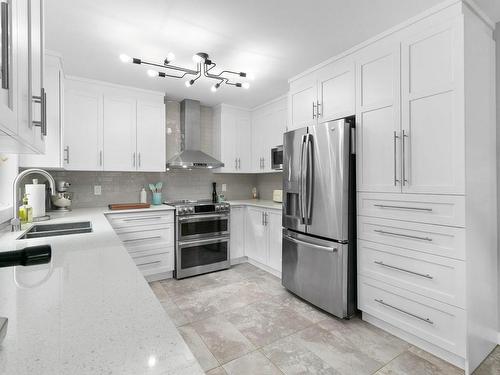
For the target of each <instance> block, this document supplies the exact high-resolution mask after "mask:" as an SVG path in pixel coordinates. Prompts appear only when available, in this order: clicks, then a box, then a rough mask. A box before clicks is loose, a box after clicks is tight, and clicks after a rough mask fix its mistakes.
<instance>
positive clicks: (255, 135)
mask: <svg viewBox="0 0 500 375" xmlns="http://www.w3.org/2000/svg"><path fill="white" fill-rule="evenodd" d="M286 104H287V99H286V98H285V97H282V98H278V99H277V100H273V101H272V102H270V103H266V104H264V105H262V106H259V107H258V108H256V109H254V110H253V111H252V171H253V172H256V173H263V172H276V171H275V170H273V169H272V168H271V149H272V148H273V147H276V146H279V145H282V144H283V133H284V132H285V131H286V116H287V115H286Z"/></svg>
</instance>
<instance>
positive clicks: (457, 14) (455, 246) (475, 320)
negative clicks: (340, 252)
mask: <svg viewBox="0 0 500 375" xmlns="http://www.w3.org/2000/svg"><path fill="white" fill-rule="evenodd" d="M493 27H494V25H493V24H491V23H490V22H489V21H488V20H487V19H486V18H485V17H484V16H482V13H481V12H480V11H478V10H477V9H475V8H473V7H471V6H470V5H469V3H468V2H463V1H458V0H457V1H447V2H445V3H443V4H441V5H439V6H437V7H434V8H432V9H430V10H428V11H427V12H425V13H424V14H421V15H419V16H417V17H414V18H413V19H411V20H409V21H407V22H405V23H404V24H402V25H399V26H396V27H394V28H392V29H391V30H389V31H387V32H385V33H383V34H382V35H379V36H377V37H375V38H372V39H371V40H369V41H367V42H365V43H363V44H362V45H359V46H357V47H354V48H352V49H351V50H349V51H347V52H345V53H344V54H342V55H341V56H339V57H337V58H334V59H331V60H330V61H328V62H325V63H324V64H321V65H320V66H319V67H317V69H316V70H313V71H311V72H306V73H305V74H301V75H300V76H299V77H297V79H292V80H290V93H289V103H292V104H293V106H292V108H291V109H289V111H290V112H289V118H291V119H292V121H291V124H292V125H294V124H297V125H302V126H306V125H309V124H312V123H315V122H318V121H320V122H321V121H322V120H321V116H320V117H318V116H317V115H318V113H319V114H320V115H321V109H320V111H319V112H318V110H317V104H318V101H317V99H316V98H314V93H315V92H316V91H315V89H314V84H315V83H314V82H318V78H317V77H318V76H319V73H318V71H319V70H320V69H324V67H325V66H335V65H336V64H339V65H340V66H348V64H346V61H353V63H354V75H353V76H354V82H355V84H354V87H355V90H354V91H355V108H354V110H355V114H356V150H355V151H356V163H357V165H356V169H357V178H356V180H357V181H356V184H357V200H358V204H357V214H358V220H357V238H358V242H357V253H358V254H357V267H358V308H359V309H360V310H361V311H362V312H363V319H364V320H366V321H368V322H371V323H372V324H374V325H377V326H379V327H381V328H383V329H385V330H387V331H389V332H391V333H393V334H395V335H397V336H399V337H402V338H404V339H406V340H407V341H409V342H410V343H412V344H414V345H416V346H419V347H421V348H423V349H425V350H427V351H429V352H431V353H433V354H435V355H437V356H439V357H441V358H443V359H445V360H447V361H449V362H451V363H453V364H455V365H457V366H459V367H461V368H463V369H464V370H465V372H466V373H467V374H468V373H472V371H473V370H474V369H475V368H476V367H477V366H478V365H479V364H480V363H481V361H482V360H483V359H484V358H485V357H486V356H487V355H488V354H489V353H490V352H491V350H492V349H493V348H494V347H495V345H496V343H497V332H498V326H497V318H498V313H497V311H498V310H497V300H498V293H497V282H498V281H497V272H498V270H497V233H496V223H497V212H496V207H497V205H496V179H495V176H496V144H495V140H496V129H495V104H494V103H495V87H494V84H495V76H494V69H495V59H494V55H495V47H494V41H493V38H492V32H493ZM339 70H341V69H340V67H339ZM345 77H348V75H346V76H345ZM308 82H309V84H307V83H308ZM316 85H317V83H316ZM345 95H346V98H345V99H344V100H343V101H340V103H342V102H343V103H350V97H351V93H350V91H349V90H347V91H346V94H345ZM301 98H305V99H304V102H301ZM306 100H307V101H309V102H308V103H306ZM311 100H313V102H311ZM311 103H316V109H315V111H316V112H314V114H315V116H313V109H314V108H313V105H312V104H311ZM319 103H320V104H321V102H319ZM301 108H303V111H302V110H301ZM320 108H321V105H320ZM347 108H348V107H347V106H346V113H348V111H347ZM306 109H308V111H310V118H309V119H308V118H307V116H306V114H307V113H306ZM313 117H314V118H313ZM326 120H327V119H325V121H326Z"/></svg>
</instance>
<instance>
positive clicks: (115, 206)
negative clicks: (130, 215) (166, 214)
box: [108, 203, 151, 211]
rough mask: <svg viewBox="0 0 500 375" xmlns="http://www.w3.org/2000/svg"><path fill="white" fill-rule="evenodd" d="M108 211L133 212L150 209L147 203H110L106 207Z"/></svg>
mask: <svg viewBox="0 0 500 375" xmlns="http://www.w3.org/2000/svg"><path fill="white" fill-rule="evenodd" d="M108 207H109V209H110V210H112V211H117V210H134V209H140V208H149V207H151V205H150V204H148V203H111V204H109V205H108Z"/></svg>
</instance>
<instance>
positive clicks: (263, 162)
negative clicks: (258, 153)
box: [262, 158, 266, 169]
mask: <svg viewBox="0 0 500 375" xmlns="http://www.w3.org/2000/svg"><path fill="white" fill-rule="evenodd" d="M262 169H266V158H262Z"/></svg>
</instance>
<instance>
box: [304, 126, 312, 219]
mask: <svg viewBox="0 0 500 375" xmlns="http://www.w3.org/2000/svg"><path fill="white" fill-rule="evenodd" d="M312 139H313V138H312V135H311V134H307V137H306V143H307V147H306V155H307V159H306V180H307V181H306V220H305V222H306V225H309V224H311V207H312V192H311V191H312V184H313V165H312V160H313V157H312V156H313V155H312Z"/></svg>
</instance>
